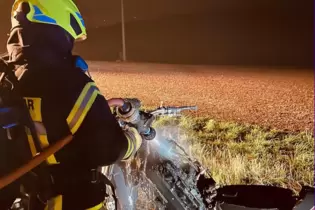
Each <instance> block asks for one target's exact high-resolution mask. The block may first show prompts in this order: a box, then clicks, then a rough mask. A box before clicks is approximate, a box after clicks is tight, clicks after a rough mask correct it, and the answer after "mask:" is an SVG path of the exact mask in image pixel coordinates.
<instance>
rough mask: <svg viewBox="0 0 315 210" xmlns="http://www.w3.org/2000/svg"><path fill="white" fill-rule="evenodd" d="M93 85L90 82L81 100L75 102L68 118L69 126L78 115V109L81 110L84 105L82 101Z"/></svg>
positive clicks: (83, 91)
mask: <svg viewBox="0 0 315 210" xmlns="http://www.w3.org/2000/svg"><path fill="white" fill-rule="evenodd" d="M92 84H93V83H92V82H89V83H87V84H86V85H85V87H84V88H83V90H82V92H81V94H80V96H79V98H78V99H77V101H76V102H75V104H74V106H73V108H72V110H71V112H70V114H69V116H68V118H67V122H68V124H69V123H70V122H71V121H72V119H73V118H74V115H75V114H76V113H77V111H78V109H79V108H80V105H81V103H82V100H83V98H84V96H85V95H86V92H87V91H88V90H89V88H90V87H91V85H92Z"/></svg>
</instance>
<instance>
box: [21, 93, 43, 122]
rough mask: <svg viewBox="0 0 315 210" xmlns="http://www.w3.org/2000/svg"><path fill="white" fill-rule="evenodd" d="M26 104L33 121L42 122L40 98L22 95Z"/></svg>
mask: <svg viewBox="0 0 315 210" xmlns="http://www.w3.org/2000/svg"><path fill="white" fill-rule="evenodd" d="M24 100H25V103H26V106H27V107H28V110H29V112H30V115H31V117H32V119H33V121H38V122H42V113H41V103H42V99H41V98H32V97H24Z"/></svg>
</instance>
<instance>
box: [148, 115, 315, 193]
mask: <svg viewBox="0 0 315 210" xmlns="http://www.w3.org/2000/svg"><path fill="white" fill-rule="evenodd" d="M174 125H176V126H178V127H179V128H180V129H181V131H182V135H181V136H182V139H183V140H184V141H186V142H187V143H188V145H189V146H188V150H189V151H190V152H191V154H192V155H193V157H195V158H197V159H198V160H199V161H201V162H202V163H203V164H204V165H205V166H207V167H208V168H209V169H210V171H211V173H212V176H213V177H214V179H215V180H216V181H217V183H218V184H223V185H224V184H264V185H274V186H281V187H286V188H290V189H292V190H294V191H295V192H298V191H300V189H301V185H311V186H313V184H314V135H313V133H309V132H300V133H288V132H283V131H279V130H273V129H267V128H262V127H259V126H256V125H243V124H238V123H233V122H218V121H215V120H212V119H207V118H193V117H187V116H185V117H182V118H180V119H174V118H168V117H165V118H160V119H159V120H158V121H156V122H155V124H154V127H165V126H166V127H168V126H174Z"/></svg>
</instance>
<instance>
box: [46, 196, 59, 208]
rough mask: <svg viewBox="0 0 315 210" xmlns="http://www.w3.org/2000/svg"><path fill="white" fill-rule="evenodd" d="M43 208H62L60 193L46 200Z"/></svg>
mask: <svg viewBox="0 0 315 210" xmlns="http://www.w3.org/2000/svg"><path fill="white" fill-rule="evenodd" d="M45 210H62V195H58V196H56V197H54V198H52V199H50V200H49V201H48V202H47V205H46V207H45Z"/></svg>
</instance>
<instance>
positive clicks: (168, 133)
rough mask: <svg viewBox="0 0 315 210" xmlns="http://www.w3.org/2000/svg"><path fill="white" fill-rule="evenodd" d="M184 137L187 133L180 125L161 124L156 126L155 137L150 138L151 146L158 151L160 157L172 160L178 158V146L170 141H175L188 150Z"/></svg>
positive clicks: (185, 137)
mask: <svg viewBox="0 0 315 210" xmlns="http://www.w3.org/2000/svg"><path fill="white" fill-rule="evenodd" d="M186 139H187V135H186V134H185V131H184V130H183V129H181V128H180V127H178V126H162V127H159V128H156V137H155V139H153V140H152V142H151V147H152V148H153V149H154V150H155V151H156V152H158V154H159V155H160V156H161V157H163V158H166V159H169V160H173V161H174V160H176V159H177V158H179V156H178V148H177V147H176V146H175V145H174V143H172V142H173V141H175V142H176V143H177V144H179V145H180V146H181V147H183V149H184V150H185V151H186V152H188V151H189V148H190V146H189V144H188V142H187V141H186ZM188 154H189V153H188ZM176 162H177V161H176Z"/></svg>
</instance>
